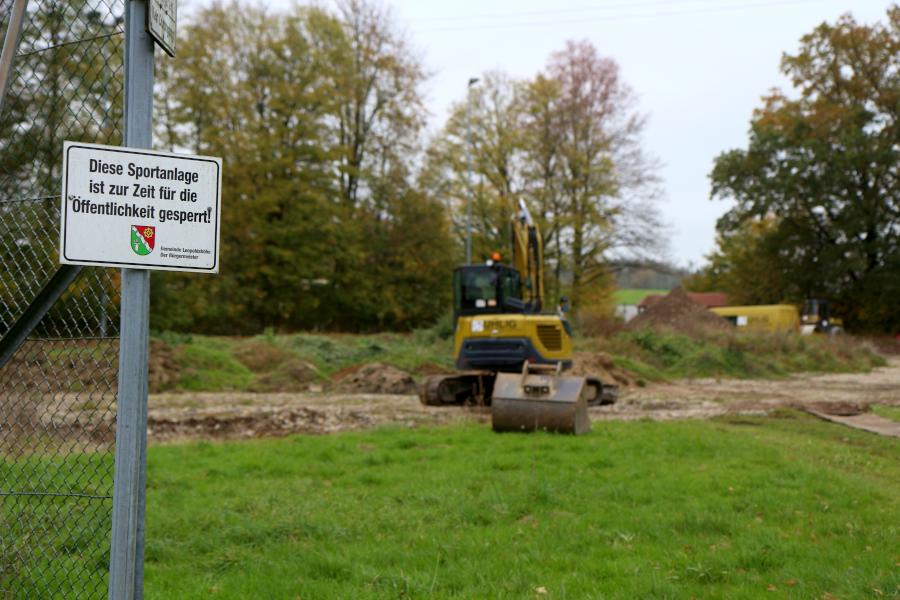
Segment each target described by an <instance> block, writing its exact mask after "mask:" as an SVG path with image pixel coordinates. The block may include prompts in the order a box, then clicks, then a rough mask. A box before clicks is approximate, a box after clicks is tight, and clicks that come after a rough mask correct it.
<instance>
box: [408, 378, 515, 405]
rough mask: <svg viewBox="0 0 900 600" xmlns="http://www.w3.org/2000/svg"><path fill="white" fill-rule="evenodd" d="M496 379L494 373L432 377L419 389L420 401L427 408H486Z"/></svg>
mask: <svg viewBox="0 0 900 600" xmlns="http://www.w3.org/2000/svg"><path fill="white" fill-rule="evenodd" d="M496 377H497V374H496V373H494V372H492V371H469V372H465V373H457V374H453V375H432V376H431V377H429V378H428V379H426V380H425V382H424V383H423V384H422V386H421V388H420V389H419V401H420V402H421V403H422V404H424V405H425V406H486V405H489V404H490V403H491V394H492V393H493V391H494V380H495V379H496Z"/></svg>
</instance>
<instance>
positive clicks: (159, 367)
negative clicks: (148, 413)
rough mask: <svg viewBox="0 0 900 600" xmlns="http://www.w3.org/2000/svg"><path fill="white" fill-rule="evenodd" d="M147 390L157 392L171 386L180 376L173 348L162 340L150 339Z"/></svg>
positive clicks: (152, 392)
mask: <svg viewBox="0 0 900 600" xmlns="http://www.w3.org/2000/svg"><path fill="white" fill-rule="evenodd" d="M148 371H149V372H148V376H147V391H148V392H150V393H151V394H158V393H159V392H162V391H165V390H166V389H168V388H171V387H172V386H173V385H175V383H177V382H178V378H179V377H181V367H179V366H178V362H177V361H176V360H175V349H174V348H172V346H170V345H168V344H167V343H165V342H164V341H162V340H155V339H151V340H150V361H149V363H148Z"/></svg>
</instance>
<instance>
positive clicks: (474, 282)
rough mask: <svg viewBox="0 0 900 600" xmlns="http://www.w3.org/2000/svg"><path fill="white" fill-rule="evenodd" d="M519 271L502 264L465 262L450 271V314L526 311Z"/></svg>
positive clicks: (455, 318)
mask: <svg viewBox="0 0 900 600" xmlns="http://www.w3.org/2000/svg"><path fill="white" fill-rule="evenodd" d="M528 309H529V306H528V304H527V303H526V302H525V301H523V300H522V280H521V277H520V276H519V272H518V271H517V270H515V269H513V268H510V267H507V266H506V265H502V264H484V265H466V266H463V267H458V268H457V269H456V270H455V271H454V272H453V318H454V321H456V320H458V319H459V317H461V316H470V315H486V314H504V313H505V314H509V313H522V314H524V313H526V312H528Z"/></svg>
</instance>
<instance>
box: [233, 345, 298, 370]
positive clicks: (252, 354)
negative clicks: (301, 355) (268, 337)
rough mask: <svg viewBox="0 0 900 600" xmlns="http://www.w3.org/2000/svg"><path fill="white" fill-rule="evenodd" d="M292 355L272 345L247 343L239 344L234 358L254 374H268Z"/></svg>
mask: <svg viewBox="0 0 900 600" xmlns="http://www.w3.org/2000/svg"><path fill="white" fill-rule="evenodd" d="M292 356H293V355H292V354H291V353H290V352H288V351H287V350H283V349H282V348H279V347H278V346H273V345H272V344H264V343H262V342H255V341H254V342H248V343H245V344H241V345H240V347H239V348H238V349H237V350H236V351H235V353H234V357H235V358H236V359H238V361H239V362H240V363H241V364H242V365H244V366H245V367H247V368H248V369H250V370H251V371H253V372H254V373H268V372H270V371H273V370H276V369H277V368H278V367H279V366H281V365H282V364H284V363H285V362H287V361H288V360H290V359H291V358H292Z"/></svg>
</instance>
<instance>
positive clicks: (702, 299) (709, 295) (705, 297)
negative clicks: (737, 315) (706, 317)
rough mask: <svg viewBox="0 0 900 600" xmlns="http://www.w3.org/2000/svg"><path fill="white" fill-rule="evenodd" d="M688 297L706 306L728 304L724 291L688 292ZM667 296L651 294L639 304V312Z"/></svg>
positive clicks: (712, 306)
mask: <svg viewBox="0 0 900 600" xmlns="http://www.w3.org/2000/svg"><path fill="white" fill-rule="evenodd" d="M687 295H688V297H689V298H690V299H691V300H693V301H694V302H696V303H697V304H699V305H700V306H703V307H705V308H716V307H717V306H728V295H727V294H723V293H722V292H688V293H687ZM663 298H665V296H664V295H662V294H650V295H649V296H647V297H646V298H644V299H643V300H641V301H640V303H639V304H638V312H642V311H645V310H647V309H648V308H649V307H651V306H653V305H654V304H656V303H657V302H659V301H660V300H662V299H663Z"/></svg>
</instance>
